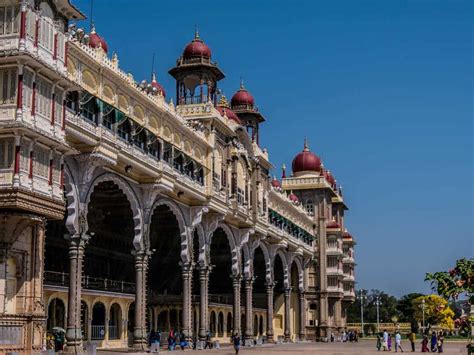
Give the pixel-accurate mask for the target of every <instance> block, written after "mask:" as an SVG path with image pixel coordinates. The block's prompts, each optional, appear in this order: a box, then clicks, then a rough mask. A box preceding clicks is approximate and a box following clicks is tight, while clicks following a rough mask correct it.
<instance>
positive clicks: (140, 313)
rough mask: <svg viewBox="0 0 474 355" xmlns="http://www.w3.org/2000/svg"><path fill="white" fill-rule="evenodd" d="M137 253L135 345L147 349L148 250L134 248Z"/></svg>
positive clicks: (134, 252)
mask: <svg viewBox="0 0 474 355" xmlns="http://www.w3.org/2000/svg"><path fill="white" fill-rule="evenodd" d="M133 254H134V255H135V329H134V330H133V347H134V348H135V349H136V350H145V349H146V346H147V342H148V339H147V335H146V312H147V309H146V279H147V271H148V259H149V257H150V252H149V251H148V250H134V251H133Z"/></svg>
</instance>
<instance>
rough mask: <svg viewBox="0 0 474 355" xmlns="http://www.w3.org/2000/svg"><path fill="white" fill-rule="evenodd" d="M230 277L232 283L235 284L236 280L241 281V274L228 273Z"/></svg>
mask: <svg viewBox="0 0 474 355" xmlns="http://www.w3.org/2000/svg"><path fill="white" fill-rule="evenodd" d="M230 278H231V279H232V281H233V282H234V284H235V283H236V282H238V283H240V282H241V281H242V275H241V274H237V275H235V274H232V275H230Z"/></svg>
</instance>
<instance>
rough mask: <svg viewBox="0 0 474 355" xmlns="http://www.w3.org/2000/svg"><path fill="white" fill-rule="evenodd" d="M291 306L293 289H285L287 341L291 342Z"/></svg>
mask: <svg viewBox="0 0 474 355" xmlns="http://www.w3.org/2000/svg"><path fill="white" fill-rule="evenodd" d="M290 306H291V287H286V288H285V332H284V336H285V341H287V342H288V341H290V337H291V321H290Z"/></svg>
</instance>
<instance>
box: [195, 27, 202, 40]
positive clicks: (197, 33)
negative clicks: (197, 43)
mask: <svg viewBox="0 0 474 355" xmlns="http://www.w3.org/2000/svg"><path fill="white" fill-rule="evenodd" d="M194 39H195V40H201V38H200V37H199V29H198V26H197V25H194Z"/></svg>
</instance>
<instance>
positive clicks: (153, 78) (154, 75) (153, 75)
mask: <svg viewBox="0 0 474 355" xmlns="http://www.w3.org/2000/svg"><path fill="white" fill-rule="evenodd" d="M151 82H152V83H156V82H157V81H156V73H155V72H154V71H153V74H151Z"/></svg>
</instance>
